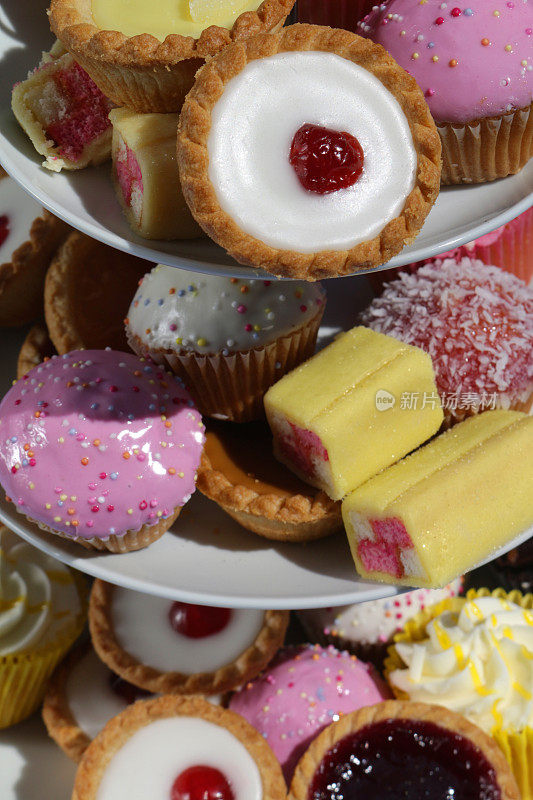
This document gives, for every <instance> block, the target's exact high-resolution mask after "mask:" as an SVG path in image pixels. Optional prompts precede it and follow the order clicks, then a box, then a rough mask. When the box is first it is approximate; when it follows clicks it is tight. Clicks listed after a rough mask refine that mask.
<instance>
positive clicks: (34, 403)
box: [0, 350, 204, 552]
mask: <svg viewBox="0 0 533 800" xmlns="http://www.w3.org/2000/svg"><path fill="white" fill-rule="evenodd" d="M203 442H204V428H203V425H202V421H201V417H200V414H199V413H198V411H197V410H196V409H195V408H194V406H193V403H192V400H191V397H190V395H189V393H188V392H187V391H186V389H184V387H183V384H182V383H181V381H180V380H179V378H176V377H174V376H173V375H170V374H169V373H166V372H164V370H163V369H161V367H158V366H156V365H155V364H153V363H152V362H149V361H147V360H145V359H142V358H138V357H137V356H134V355H131V354H128V353H118V352H114V351H112V350H79V351H76V350H74V351H72V352H71V353H67V354H66V355H64V356H62V357H58V356H54V357H53V358H51V359H50V360H49V361H46V362H45V363H43V364H41V365H39V366H37V367H34V369H32V370H31V371H30V372H28V373H27V374H26V375H24V376H23V377H22V378H21V379H20V380H19V381H17V383H15V385H14V386H13V387H12V388H11V389H10V390H9V392H8V393H7V394H6V396H5V397H4V399H3V400H2V402H1V403H0V483H1V484H2V486H3V488H4V489H5V491H6V494H7V495H8V496H9V498H10V499H11V501H12V502H13V503H14V504H15V505H16V507H17V511H19V512H20V513H21V514H24V515H25V516H26V517H28V518H29V519H31V520H33V521H35V522H36V523H37V524H38V525H39V526H40V527H41V528H43V529H45V530H48V531H51V532H52V533H57V534H59V535H60V536H64V537H67V538H69V539H73V540H75V541H77V542H79V543H80V544H83V545H85V546H87V547H91V548H97V549H98V550H110V551H112V552H125V551H128V550H138V549H140V548H141V547H146V545H148V544H150V543H151V542H152V541H155V539H158V538H159V537H160V536H162V535H163V533H165V531H166V530H167V529H168V528H169V527H170V526H171V524H172V522H173V521H174V520H175V519H176V517H177V516H178V514H179V512H180V510H181V507H182V506H183V505H184V504H185V503H186V502H187V501H188V499H189V498H190V496H191V494H192V492H194V489H195V479H196V470H197V467H198V464H199V461H200V454H201V451H202V446H203Z"/></svg>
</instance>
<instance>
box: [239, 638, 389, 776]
mask: <svg viewBox="0 0 533 800" xmlns="http://www.w3.org/2000/svg"><path fill="white" fill-rule="evenodd" d="M388 697H390V694H389V692H388V690H387V687H386V686H385V684H384V683H383V682H382V681H380V679H379V677H378V676H377V674H376V673H374V671H373V669H372V668H371V667H370V666H369V665H368V664H365V663H364V662H362V661H359V660H358V659H357V658H355V656H351V655H350V654H349V653H341V652H339V651H338V650H336V649H335V648H334V647H328V648H325V649H323V648H321V647H320V646H319V645H305V646H303V647H285V648H282V650H281V651H280V652H279V654H278V656H277V657H276V659H275V660H274V661H273V662H272V664H271V665H270V666H269V668H268V671H266V672H264V673H263V674H262V675H260V676H259V678H256V680H254V681H252V682H251V683H248V684H247V685H246V686H244V687H243V688H242V689H241V690H240V691H238V692H237V693H236V694H234V695H233V697H232V698H231V701H230V708H231V709H232V710H233V711H236V712H237V713H238V714H241V715H242V716H243V717H244V718H245V719H247V720H248V722H250V723H251V724H252V725H253V726H254V728H256V729H257V730H258V731H259V733H261V734H262V736H264V737H265V739H266V741H267V742H268V744H269V745H270V747H271V748H272V750H273V751H274V753H275V755H276V756H277V758H278V759H279V761H280V763H281V766H282V768H283V772H284V775H285V778H286V780H287V782H289V781H290V779H291V778H292V774H293V772H294V768H295V766H296V764H297V762H298V760H299V758H300V756H301V755H302V754H303V753H304V752H305V750H306V749H307V747H308V746H309V744H310V742H311V741H312V739H314V738H315V736H317V735H318V733H319V732H320V731H321V730H322V729H323V728H325V727H326V726H327V725H330V724H331V723H332V722H334V721H336V720H337V719H339V717H340V716H341V715H342V714H347V713H348V712H350V711H355V710H357V709H358V708H362V707H363V706H370V705H373V704H374V703H379V702H380V701H381V700H384V699H386V698H388Z"/></svg>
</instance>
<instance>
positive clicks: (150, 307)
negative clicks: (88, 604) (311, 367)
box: [125, 266, 326, 422]
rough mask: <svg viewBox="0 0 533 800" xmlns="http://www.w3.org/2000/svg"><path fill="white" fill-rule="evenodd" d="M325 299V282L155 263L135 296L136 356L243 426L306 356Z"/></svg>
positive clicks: (206, 407)
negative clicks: (211, 272)
mask: <svg viewBox="0 0 533 800" xmlns="http://www.w3.org/2000/svg"><path fill="white" fill-rule="evenodd" d="M325 302H326V296H325V292H324V290H323V289H322V288H321V286H320V285H309V284H307V283H303V282H280V281H261V280H242V279H238V278H226V277H218V276H212V275H199V274H197V273H193V272H188V271H184V270H176V269H174V268H173V267H163V266H158V267H156V268H155V269H153V270H152V271H151V272H150V273H148V274H147V275H146V276H145V277H144V279H143V281H142V282H141V284H140V286H139V289H138V290H137V293H136V294H135V297H134V298H133V301H132V304H131V306H130V310H129V312H128V317H127V319H126V321H125V322H126V332H127V336H128V341H129V344H130V346H131V347H132V349H133V350H135V352H137V353H139V354H142V355H149V356H150V357H151V358H152V359H153V360H154V361H156V362H157V363H160V364H165V365H166V366H169V367H170V368H171V369H172V370H173V371H174V372H175V373H176V374H177V375H178V376H179V377H180V378H182V379H183V380H184V381H185V383H186V385H187V387H188V388H189V391H190V392H191V394H192V396H193V398H194V400H195V402H196V404H197V406H198V408H199V409H200V411H201V412H202V413H203V414H205V415H206V416H214V417H218V418H219V419H229V420H233V421H236V422H246V421H249V420H251V419H257V418H260V417H262V416H263V415H264V411H263V395H264V393H265V392H266V390H267V389H268V388H269V387H270V386H271V385H272V384H273V383H275V382H276V381H277V380H278V379H279V378H280V377H281V376H282V375H284V374H285V373H286V372H289V371H290V370H291V369H294V367H296V366H298V364H300V363H301V362H302V361H305V360H306V359H307V358H309V357H310V356H311V355H312V354H313V353H314V350H315V343H316V337H317V333H318V328H319V325H320V321H321V319H322V315H323V313H324V307H325Z"/></svg>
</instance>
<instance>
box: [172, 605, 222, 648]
mask: <svg viewBox="0 0 533 800" xmlns="http://www.w3.org/2000/svg"><path fill="white" fill-rule="evenodd" d="M231 616H232V612H231V609H230V608H215V607H214V606H193V605H191V604H190V603H179V602H177V603H172V605H171V606H170V609H169V612H168V618H169V621H170V624H171V625H172V627H173V628H174V630H175V631H176V633H181V635H182V636H187V637H188V638H189V639H204V638H205V637H206V636H214V634H215V633H220V631H223V630H224V628H225V627H226V626H227V625H228V624H229V621H230V619H231Z"/></svg>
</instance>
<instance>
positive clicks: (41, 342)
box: [17, 322, 56, 380]
mask: <svg viewBox="0 0 533 800" xmlns="http://www.w3.org/2000/svg"><path fill="white" fill-rule="evenodd" d="M55 352H56V351H55V348H54V345H53V344H52V342H51V341H50V337H49V335H48V330H47V329H46V326H45V325H43V324H42V323H40V322H39V323H37V325H34V326H33V328H30V330H29V332H28V335H27V336H26V338H25V339H24V341H23V342H22V347H21V348H20V353H19V357H18V362H17V380H18V379H19V378H22V376H23V375H26V373H27V372H29V371H30V369H33V368H34V367H37V366H38V365H39V364H42V362H43V361H45V360H46V359H48V358H51V357H52V356H53V355H54V354H55Z"/></svg>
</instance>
